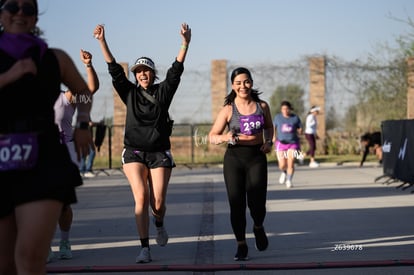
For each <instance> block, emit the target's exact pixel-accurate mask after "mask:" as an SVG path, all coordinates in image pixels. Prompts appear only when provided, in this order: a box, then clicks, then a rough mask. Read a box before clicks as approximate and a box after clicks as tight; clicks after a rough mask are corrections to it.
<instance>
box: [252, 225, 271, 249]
mask: <svg viewBox="0 0 414 275" xmlns="http://www.w3.org/2000/svg"><path fill="white" fill-rule="evenodd" d="M253 233H254V237H255V238H256V249H257V250H259V251H263V250H266V248H267V246H268V245H269V241H268V239H267V236H266V233H265V231H264V227H263V226H262V227H260V228H256V227H253Z"/></svg>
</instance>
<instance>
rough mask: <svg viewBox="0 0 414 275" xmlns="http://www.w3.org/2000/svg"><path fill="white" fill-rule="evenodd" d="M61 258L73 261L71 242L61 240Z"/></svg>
mask: <svg viewBox="0 0 414 275" xmlns="http://www.w3.org/2000/svg"><path fill="white" fill-rule="evenodd" d="M59 258H60V259H72V250H71V247H70V242H69V241H65V240H61V241H60V244H59Z"/></svg>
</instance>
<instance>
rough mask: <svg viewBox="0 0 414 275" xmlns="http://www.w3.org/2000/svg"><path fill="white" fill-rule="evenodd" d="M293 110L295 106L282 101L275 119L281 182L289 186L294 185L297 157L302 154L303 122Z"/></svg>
mask: <svg viewBox="0 0 414 275" xmlns="http://www.w3.org/2000/svg"><path fill="white" fill-rule="evenodd" d="M292 111H293V108H292V105H291V104H290V102H289V101H282V103H281V104H280V113H279V114H276V115H275V117H274V119H273V124H274V126H275V129H276V130H275V134H276V138H275V140H276V142H275V151H276V157H277V160H278V162H279V169H280V170H281V171H282V173H281V174H280V177H279V183H280V184H286V187H287V188H292V187H293V184H292V179H293V174H294V172H295V159H296V158H297V157H298V156H299V154H300V153H299V151H300V140H299V134H302V122H301V120H300V118H299V117H298V116H297V115H296V114H294V113H293V112H292Z"/></svg>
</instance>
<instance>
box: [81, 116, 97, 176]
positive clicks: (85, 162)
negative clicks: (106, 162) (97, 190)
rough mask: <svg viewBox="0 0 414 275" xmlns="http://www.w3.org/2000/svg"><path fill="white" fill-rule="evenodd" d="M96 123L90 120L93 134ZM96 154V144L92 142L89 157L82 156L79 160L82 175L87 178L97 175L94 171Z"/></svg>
mask: <svg viewBox="0 0 414 275" xmlns="http://www.w3.org/2000/svg"><path fill="white" fill-rule="evenodd" d="M94 125H96V123H94V122H92V121H90V122H89V127H90V130H91V134H92V135H93V130H92V127H93V126H94ZM95 156H96V148H95V145H94V144H91V145H90V147H89V154H88V156H87V157H83V158H81V160H80V162H79V171H80V173H81V175H82V176H83V177H85V178H94V177H95V176H96V175H95V173H94V172H93V163H94V161H95Z"/></svg>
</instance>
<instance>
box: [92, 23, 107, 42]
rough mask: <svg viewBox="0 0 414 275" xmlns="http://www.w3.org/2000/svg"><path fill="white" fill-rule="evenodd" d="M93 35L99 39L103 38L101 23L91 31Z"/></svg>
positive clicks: (103, 32)
mask: <svg viewBox="0 0 414 275" xmlns="http://www.w3.org/2000/svg"><path fill="white" fill-rule="evenodd" d="M93 36H94V37H95V38H96V39H98V40H99V41H102V40H104V39H105V26H104V25H103V24H99V25H97V26H96V27H95V30H94V31H93Z"/></svg>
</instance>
